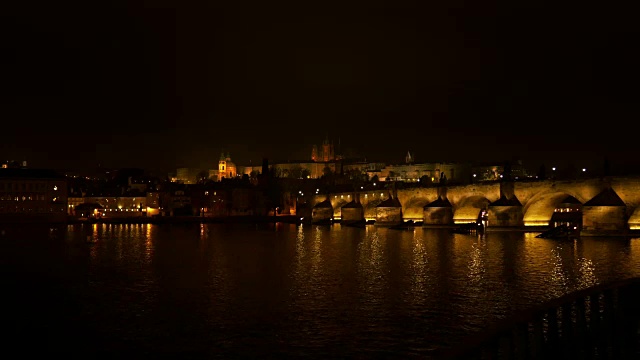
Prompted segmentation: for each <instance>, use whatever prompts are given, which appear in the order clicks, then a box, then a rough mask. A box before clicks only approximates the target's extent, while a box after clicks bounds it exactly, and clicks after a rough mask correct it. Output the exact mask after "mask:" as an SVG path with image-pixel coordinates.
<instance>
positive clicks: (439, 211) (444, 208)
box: [422, 197, 453, 227]
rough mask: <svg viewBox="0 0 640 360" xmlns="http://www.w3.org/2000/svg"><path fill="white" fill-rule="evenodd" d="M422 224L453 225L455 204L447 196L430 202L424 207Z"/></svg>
mask: <svg viewBox="0 0 640 360" xmlns="http://www.w3.org/2000/svg"><path fill="white" fill-rule="evenodd" d="M422 224H423V225H422V226H427V227H428V226H436V227H437V226H448V225H453V206H452V205H451V202H449V200H448V199H447V198H446V197H445V198H441V197H438V199H436V200H434V201H432V202H430V203H429V204H427V205H425V206H424V208H423V222H422Z"/></svg>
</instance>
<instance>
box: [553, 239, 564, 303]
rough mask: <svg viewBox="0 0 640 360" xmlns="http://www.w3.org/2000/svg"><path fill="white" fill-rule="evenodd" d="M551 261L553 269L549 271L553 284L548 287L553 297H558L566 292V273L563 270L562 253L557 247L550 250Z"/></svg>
mask: <svg viewBox="0 0 640 360" xmlns="http://www.w3.org/2000/svg"><path fill="white" fill-rule="evenodd" d="M551 255H552V258H551V261H552V265H553V270H552V271H551V282H552V283H553V284H554V285H555V286H554V287H552V288H551V289H550V291H551V292H552V293H553V294H552V295H553V297H560V296H562V295H564V294H565V293H566V292H567V285H568V281H567V274H566V273H565V270H564V265H563V261H562V255H561V254H560V251H559V249H558V248H555V249H552V250H551Z"/></svg>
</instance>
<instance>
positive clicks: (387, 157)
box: [0, 0, 640, 169]
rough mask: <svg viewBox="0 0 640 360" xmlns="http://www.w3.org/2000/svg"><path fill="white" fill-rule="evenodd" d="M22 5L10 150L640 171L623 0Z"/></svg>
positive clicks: (162, 164)
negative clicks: (330, 157) (315, 147)
mask: <svg viewBox="0 0 640 360" xmlns="http://www.w3.org/2000/svg"><path fill="white" fill-rule="evenodd" d="M19 3H20V5H13V6H11V5H10V6H8V7H7V6H5V7H4V8H3V10H2V11H1V12H0V13H1V14H2V15H0V16H2V19H0V20H2V23H1V25H0V34H1V35H0V41H1V44H2V56H1V60H0V65H1V67H0V71H1V75H2V77H1V79H0V80H1V82H0V84H1V88H2V93H1V94H0V95H1V100H0V116H1V117H2V119H3V120H2V130H0V134H2V135H1V136H2V143H1V145H0V158H3V157H4V158H7V159H23V158H26V159H27V160H28V161H29V162H30V163H31V164H32V165H33V166H38V167H49V166H51V167H72V168H84V167H93V166H95V165H96V164H98V163H100V164H102V165H103V166H107V167H145V168H154V169H174V168H176V167H182V166H196V167H197V166H201V167H208V166H214V164H215V163H216V162H217V159H218V157H219V154H220V151H221V149H224V150H225V151H228V152H230V153H231V155H232V157H233V159H234V160H235V161H236V162H237V163H240V164H247V163H248V162H249V160H252V161H253V163H260V162H261V159H262V158H263V157H268V158H269V159H270V161H279V160H287V159H300V158H308V157H309V155H310V151H311V146H312V144H314V143H315V144H320V143H321V142H322V140H323V139H324V138H325V137H326V136H327V135H328V136H329V137H330V138H331V139H333V140H334V141H335V142H336V143H337V141H338V139H340V143H341V146H342V148H343V149H349V150H350V151H351V152H353V153H355V154H360V155H362V156H366V157H367V159H370V160H382V161H388V162H401V161H403V159H404V155H405V154H406V152H407V150H410V151H412V152H413V153H414V155H415V157H416V159H417V161H429V162H438V161H502V160H505V159H513V158H520V159H523V160H524V161H525V162H527V163H529V164H538V163H541V162H544V163H546V164H549V166H550V164H556V163H558V164H559V163H563V162H567V161H572V162H574V163H575V164H576V165H577V166H583V165H582V164H585V165H590V164H596V163H598V164H599V163H600V162H601V161H602V159H603V157H604V156H607V157H609V159H610V161H611V162H612V164H616V163H623V162H624V161H628V162H629V163H634V164H635V163H640V157H639V156H637V154H638V151H637V150H636V148H637V144H636V139H637V138H638V133H637V130H636V128H637V126H638V119H639V117H638V115H640V110H639V105H640V103H639V101H638V95H639V90H638V89H639V80H640V71H639V66H640V56H639V54H640V51H639V49H638V47H639V46H640V41H639V40H638V35H639V32H638V24H639V22H638V21H637V12H636V11H635V10H636V9H632V8H631V7H630V6H629V5H630V4H631V1H628V2H624V3H622V2H621V3H616V2H615V1H607V2H598V3H595V2H587V1H580V2H578V1H575V2H574V1H503V2H491V1H467V2H463V1H446V2H444V1H439V2H436V1H425V0H417V1H414V2H411V1H401V0H394V1H386V2H385V1H375V0H369V1H364V2H356V1H290V2H279V1H259V2H258V1H255V2H247V1H207V2H204V1H200V2H196V1H175V2H173V1H147V2H143V1H130V2H122V1H120V2H118V1H112V2H110V3H108V4H102V3H101V4H99V5H98V3H97V2H91V1H82V2H80V1H78V2H77V3H73V2H65V1H48V2H44V1H43V2H42V3H37V2H36V3H34V2H19ZM94 3H95V4H94ZM431 3H434V4H436V3H437V4H436V5H434V4H431ZM440 3H443V4H440ZM444 3H447V4H448V5H444ZM198 4H199V5H198ZM626 154H629V155H631V156H629V158H630V159H629V160H625V159H624V158H623V157H625V156H627V155H626Z"/></svg>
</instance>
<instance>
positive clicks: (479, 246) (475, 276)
mask: <svg viewBox="0 0 640 360" xmlns="http://www.w3.org/2000/svg"><path fill="white" fill-rule="evenodd" d="M485 251H486V242H485V240H484V238H481V237H478V239H477V241H476V242H474V243H473V244H471V257H470V258H469V275H468V276H469V281H471V282H472V283H475V284H478V283H480V282H482V279H483V277H484V274H485V272H486V267H485V259H484V254H485Z"/></svg>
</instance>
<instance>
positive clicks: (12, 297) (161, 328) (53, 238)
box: [0, 224, 640, 359]
mask: <svg viewBox="0 0 640 360" xmlns="http://www.w3.org/2000/svg"><path fill="white" fill-rule="evenodd" d="M535 235H536V234H535V233H520V232H515V233H511V232H490V233H487V234H485V235H483V236H479V235H466V234H453V233H451V232H449V231H447V230H432V229H423V228H420V227H418V228H415V229H411V230H393V229H385V228H376V227H375V226H373V225H371V226H367V228H366V229H358V228H347V227H341V226H340V225H332V226H311V225H290V224H277V225H273V224H267V225H258V226H256V225H247V224H233V225H231V224H204V225H200V224H188V225H187V224H185V225H176V224H172V225H145V224H136V225H106V224H100V225H73V226H71V225H70V226H67V227H64V228H59V229H49V228H46V229H45V228H39V227H29V228H11V229H7V230H6V231H5V232H3V233H2V234H1V236H0V270H1V275H0V280H1V283H0V286H1V287H2V300H1V302H0V305H1V309H2V310H1V311H2V313H1V316H2V326H3V327H4V329H5V330H9V331H5V332H4V333H5V335H3V337H1V340H0V344H2V345H3V350H4V351H7V352H11V351H16V352H17V354H21V355H22V356H31V355H33V356H42V355H63V356H74V357H75V356H83V357H89V358H138V359H140V358H141V357H142V358H181V359H210V358H225V359H230V358H260V359H264V358H298V357H306V358H331V359H336V358H374V357H375V358H380V357H386V358H430V357H432V356H433V354H434V350H435V349H438V348H447V347H458V346H461V345H462V344H464V342H465V339H466V338H467V337H468V336H469V335H471V334H475V333H477V332H479V331H482V330H483V329H486V328H488V327H490V326H491V325H492V324H494V323H496V322H497V321H499V320H501V319H504V318H507V317H509V316H510V315H511V314H513V313H514V312H517V311H519V310H523V309H526V308H528V307H530V306H533V305H536V304H539V303H541V302H543V301H546V300H549V299H552V298H555V297H558V296H561V295H563V294H566V293H568V292H571V291H574V290H578V289H583V288H586V287H589V286H592V285H595V284H601V283H606V282H609V281H614V280H619V279H625V278H630V277H638V276H640V239H637V240H636V239H621V238H583V239H580V240H575V241H573V240H572V241H555V240H548V239H537V238H535ZM88 237H89V239H92V240H95V242H93V243H88V242H87V238H88Z"/></svg>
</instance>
